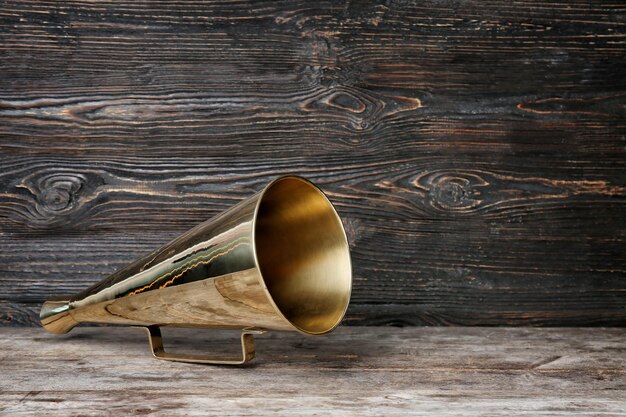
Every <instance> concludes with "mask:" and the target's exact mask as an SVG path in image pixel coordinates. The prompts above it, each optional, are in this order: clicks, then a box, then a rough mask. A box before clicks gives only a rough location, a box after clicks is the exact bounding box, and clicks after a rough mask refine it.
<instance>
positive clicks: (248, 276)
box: [40, 176, 352, 364]
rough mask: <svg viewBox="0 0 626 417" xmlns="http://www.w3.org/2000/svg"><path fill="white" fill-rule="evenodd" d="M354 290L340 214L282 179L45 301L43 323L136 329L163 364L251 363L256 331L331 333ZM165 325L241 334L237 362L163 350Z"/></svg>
mask: <svg viewBox="0 0 626 417" xmlns="http://www.w3.org/2000/svg"><path fill="white" fill-rule="evenodd" d="M351 288H352V271H351V266H350V253H349V248H348V242H347V239H346V234H345V231H344V229H343V226H342V224H341V220H340V219H339V216H338V215H337V212H336V211H335V209H334V208H333V206H332V205H331V203H330V202H329V201H328V199H327V198H326V196H325V195H324V194H323V193H322V192H321V191H320V190H319V189H318V188H317V187H316V186H314V185H313V184H311V183H310V182H309V181H307V180H305V179H303V178H300V177H295V176H287V177H281V178H278V179H276V180H274V181H272V182H271V183H270V184H269V185H267V186H266V187H265V188H264V189H263V190H262V191H260V192H259V193H257V194H255V195H253V196H252V197H250V198H248V199H246V200H244V201H242V202H241V203H239V204H237V205H235V206H234V207H232V208H231V209H229V210H228V211H226V212H224V213H222V214H220V215H219V216H217V217H215V218H213V219H211V220H208V221H206V222H204V223H202V224H200V225H198V226H196V227H195V228H193V229H191V230H190V231H188V232H187V233H185V234H183V235H182V236H180V237H179V238H177V239H175V240H173V241H172V242H170V243H169V244H167V245H165V246H164V247H162V248H161V249H158V250H157V251H155V252H153V253H151V254H150V255H148V256H146V257H144V258H142V259H140V260H138V261H136V262H134V263H133V264H131V265H129V266H127V267H125V268H123V269H121V270H120V271H118V272H116V273H114V274H113V275H111V276H110V277H108V278H106V279H104V280H103V281H101V282H100V283H98V284H96V285H94V286H92V287H91V288H89V289H87V290H85V291H83V292H81V293H80V294H78V295H76V296H74V297H70V298H69V299H66V300H63V301H46V302H45V303H44V304H43V306H42V308H41V315H40V317H41V323H42V325H43V327H44V328H45V329H46V330H47V331H49V332H51V333H59V334H60V333H67V332H68V331H70V330H71V329H72V328H73V327H74V326H76V325H77V324H79V323H106V324H124V325H133V326H141V327H145V328H146V329H147V330H148V335H149V340H150V346H151V348H152V352H153V354H154V356H155V357H157V358H159V359H166V360H174V361H183V362H199V363H221V364H242V363H245V362H247V361H249V360H250V359H252V358H253V357H254V340H253V334H258V333H262V332H264V331H266V330H282V331H299V332H301V333H305V334H310V335H321V334H325V333H328V332H330V331H332V330H333V329H334V328H335V327H336V326H337V325H338V324H339V322H340V321H341V319H342V318H343V316H344V314H345V311H346V309H347V307H348V303H349V301H350V292H351ZM162 326H181V327H201V328H223V329H240V330H241V345H242V350H243V356H242V357H237V358H220V357H211V356H196V355H183V354H172V353H169V352H165V351H164V349H163V343H162V340H161V331H160V327H162Z"/></svg>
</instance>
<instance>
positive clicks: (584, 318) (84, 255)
mask: <svg viewBox="0 0 626 417" xmlns="http://www.w3.org/2000/svg"><path fill="white" fill-rule="evenodd" d="M625 42H626V6H624V4H623V2H608V3H607V2H589V1H577V0H571V1H555V2H540V1H521V2H502V1H481V2H474V1H468V0H459V1H448V0H441V1H425V2H424V1H420V2H417V1H416V2H410V1H403V0H399V1H394V0H390V1H386V2H381V3H376V2H373V1H371V2H358V3H355V2H350V1H346V2H324V1H322V2H314V3H311V2H308V1H284V2H274V1H271V2H247V1H242V2H212V1H206V2H205V1H202V2H177V1H170V2H168V1H166V2H130V1H117V2H111V1H99V2H78V1H67V2H41V1H4V2H1V3H0V321H1V322H2V323H3V324H33V323H36V315H35V312H36V310H37V306H38V303H40V302H41V301H42V300H43V299H44V298H46V297H51V296H61V295H65V294H67V293H74V292H77V291H79V290H81V289H83V288H85V287H86V286H87V285H89V284H91V283H94V282H96V281H98V280H100V279H101V278H103V277H105V276H106V275H108V274H109V273H111V272H113V271H114V270H115V269H117V268H119V267H121V266H124V265H126V264H127V263H128V262H130V261H131V260H133V259H134V258H136V257H139V256H140V255H143V254H145V253H148V252H150V251H151V250H152V249H154V248H156V247H158V246H160V245H161V244H163V243H165V242H166V241H168V240H169V239H171V238H173V237H175V236H176V235H178V234H179V233H181V232H183V231H184V230H186V229H188V228H190V227H191V226H193V225H195V224H196V223H198V222H200V221H202V220H203V219H206V218H208V217H211V216H213V215H215V214H216V213H218V212H220V211H222V210H223V209H225V208H227V207H229V206H231V205H232V204H234V203H235V202H237V201H239V200H240V199H242V198H244V197H247V196H249V195H250V194H251V193H253V192H254V191H256V190H258V189H260V188H261V187H262V186H263V185H264V184H265V183H267V182H268V181H269V180H270V179H272V178H273V177H275V176H276V175H279V174H286V173H297V174H301V175H304V176H306V177H308V178H310V179H311V180H313V181H314V182H316V183H318V184H319V185H320V186H321V187H322V188H324V189H325V190H326V191H327V192H328V193H329V195H330V197H331V199H332V200H333V202H335V203H336V204H337V207H338V209H339V211H340V214H341V215H342V217H343V218H344V220H345V223H346V226H347V229H348V232H349V234H350V240H351V244H352V246H353V261H354V267H355V286H354V297H353V304H352V306H351V308H350V310H349V312H348V313H349V321H348V322H349V323H362V324H389V323H397V324H450V323H453V324H488V325H497V324H513V325H519V324H533V325H625V324H626V309H625V308H624V306H625V305H626V279H625V276H626V246H625V243H624V239H625V237H626V236H625V235H626V146H625V145H626V142H625V139H624V138H625V137H626V129H625V127H626V121H625V120H626V117H625V115H626V114H625V103H626V70H625V68H626V48H625Z"/></svg>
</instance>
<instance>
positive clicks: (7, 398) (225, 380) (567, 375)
mask: <svg viewBox="0 0 626 417" xmlns="http://www.w3.org/2000/svg"><path fill="white" fill-rule="evenodd" d="M0 335H1V336H0V348H1V349H0V352H1V353H0V355H1V357H0V358H1V360H0V372H1V373H2V375H3V378H1V379H0V413H3V414H6V415H11V416H26V415H35V414H37V415H40V414H46V415H50V416H56V415H64V416H68V415H71V416H73V415H102V414H107V415H108V414H116V415H119V414H124V415H128V414H146V415H195V414H202V415H207V414H209V415H217V414H219V415H252V414H254V415H258V414H262V415H265V414H277V415H319V414H332V415H340V416H348V415H349V416H353V415H362V416H379V415H391V416H399V415H422V416H430V415H432V416H448V415H461V414H462V415H465V416H478V415H480V416H496V415H503V414H514V415H520V416H536V415H542V416H543V415H545V416H571V415H611V416H624V415H626V395H625V394H624V392H625V391H624V390H625V388H626V359H625V358H626V355H624V353H625V349H624V344H623V341H624V337H625V336H626V330H624V329H600V328H595V329H590V328H573V329H556V328H552V329H537V328H530V329H522V328H476V327H474V328H460V327H456V328H454V327H452V328H450V327H448V328H445V327H423V328H415V327H413V328H404V329H398V328H390V327H341V328H339V329H338V330H337V331H336V332H334V333H331V334H330V335H328V336H325V337H306V336H302V335H298V334H289V333H282V334H280V333H272V334H268V335H265V336H261V337H257V343H256V346H257V358H256V359H255V360H254V361H253V362H251V363H250V365H249V366H246V367H243V368H236V367H234V368H233V367H220V366H201V365H191V364H181V363H173V362H163V361H158V360H156V359H154V358H152V357H151V356H150V355H149V350H148V346H147V340H146V337H145V334H143V332H142V331H141V330H140V329H132V328H111V327H109V328H77V329H75V330H73V331H72V333H70V334H68V335H64V336H53V335H48V334H46V333H44V332H43V330H41V329H12V328H2V329H0ZM164 336H165V341H166V348H167V349H179V350H181V349H182V350H186V351H195V352H217V351H219V352H225V351H228V349H235V348H237V347H238V340H237V335H236V334H235V333H233V332H223V331H211V330H206V331H201V332H198V331H191V330H181V329H166V332H165V333H164Z"/></svg>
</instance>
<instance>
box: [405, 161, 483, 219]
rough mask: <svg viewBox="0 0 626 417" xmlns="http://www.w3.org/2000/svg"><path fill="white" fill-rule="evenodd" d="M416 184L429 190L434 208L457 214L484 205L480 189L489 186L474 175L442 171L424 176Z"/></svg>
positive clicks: (417, 179)
mask: <svg viewBox="0 0 626 417" xmlns="http://www.w3.org/2000/svg"><path fill="white" fill-rule="evenodd" d="M414 183H415V185H416V186H417V187H419V188H422V189H425V190H427V193H428V197H429V199H430V204H431V206H432V207H434V208H436V209H438V210H445V211H456V212H462V211H468V212H469V211H473V210H476V209H477V208H478V207H479V206H480V205H481V204H482V199H481V198H479V197H480V196H481V191H480V187H485V186H487V185H488V182H487V181H485V180H484V179H483V178H482V177H480V176H478V175H476V174H474V173H469V172H442V171H435V172H430V173H427V174H424V175H422V176H420V177H418V178H416V179H415V180H414Z"/></svg>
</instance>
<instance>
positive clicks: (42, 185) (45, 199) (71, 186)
mask: <svg viewBox="0 0 626 417" xmlns="http://www.w3.org/2000/svg"><path fill="white" fill-rule="evenodd" d="M84 182H85V178H84V177H83V176H82V175H80V174H71V173H63V174H48V175H45V176H42V177H40V178H39V179H38V181H37V182H36V188H35V190H34V192H35V193H38V196H37V197H38V198H37V201H38V203H39V204H38V211H39V212H40V214H42V215H44V216H45V215H46V214H48V215H54V214H57V213H60V212H65V211H68V210H71V209H72V208H73V207H74V206H75V205H76V204H75V203H76V202H77V200H78V194H79V192H80V191H81V189H82V188H83V185H84Z"/></svg>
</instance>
